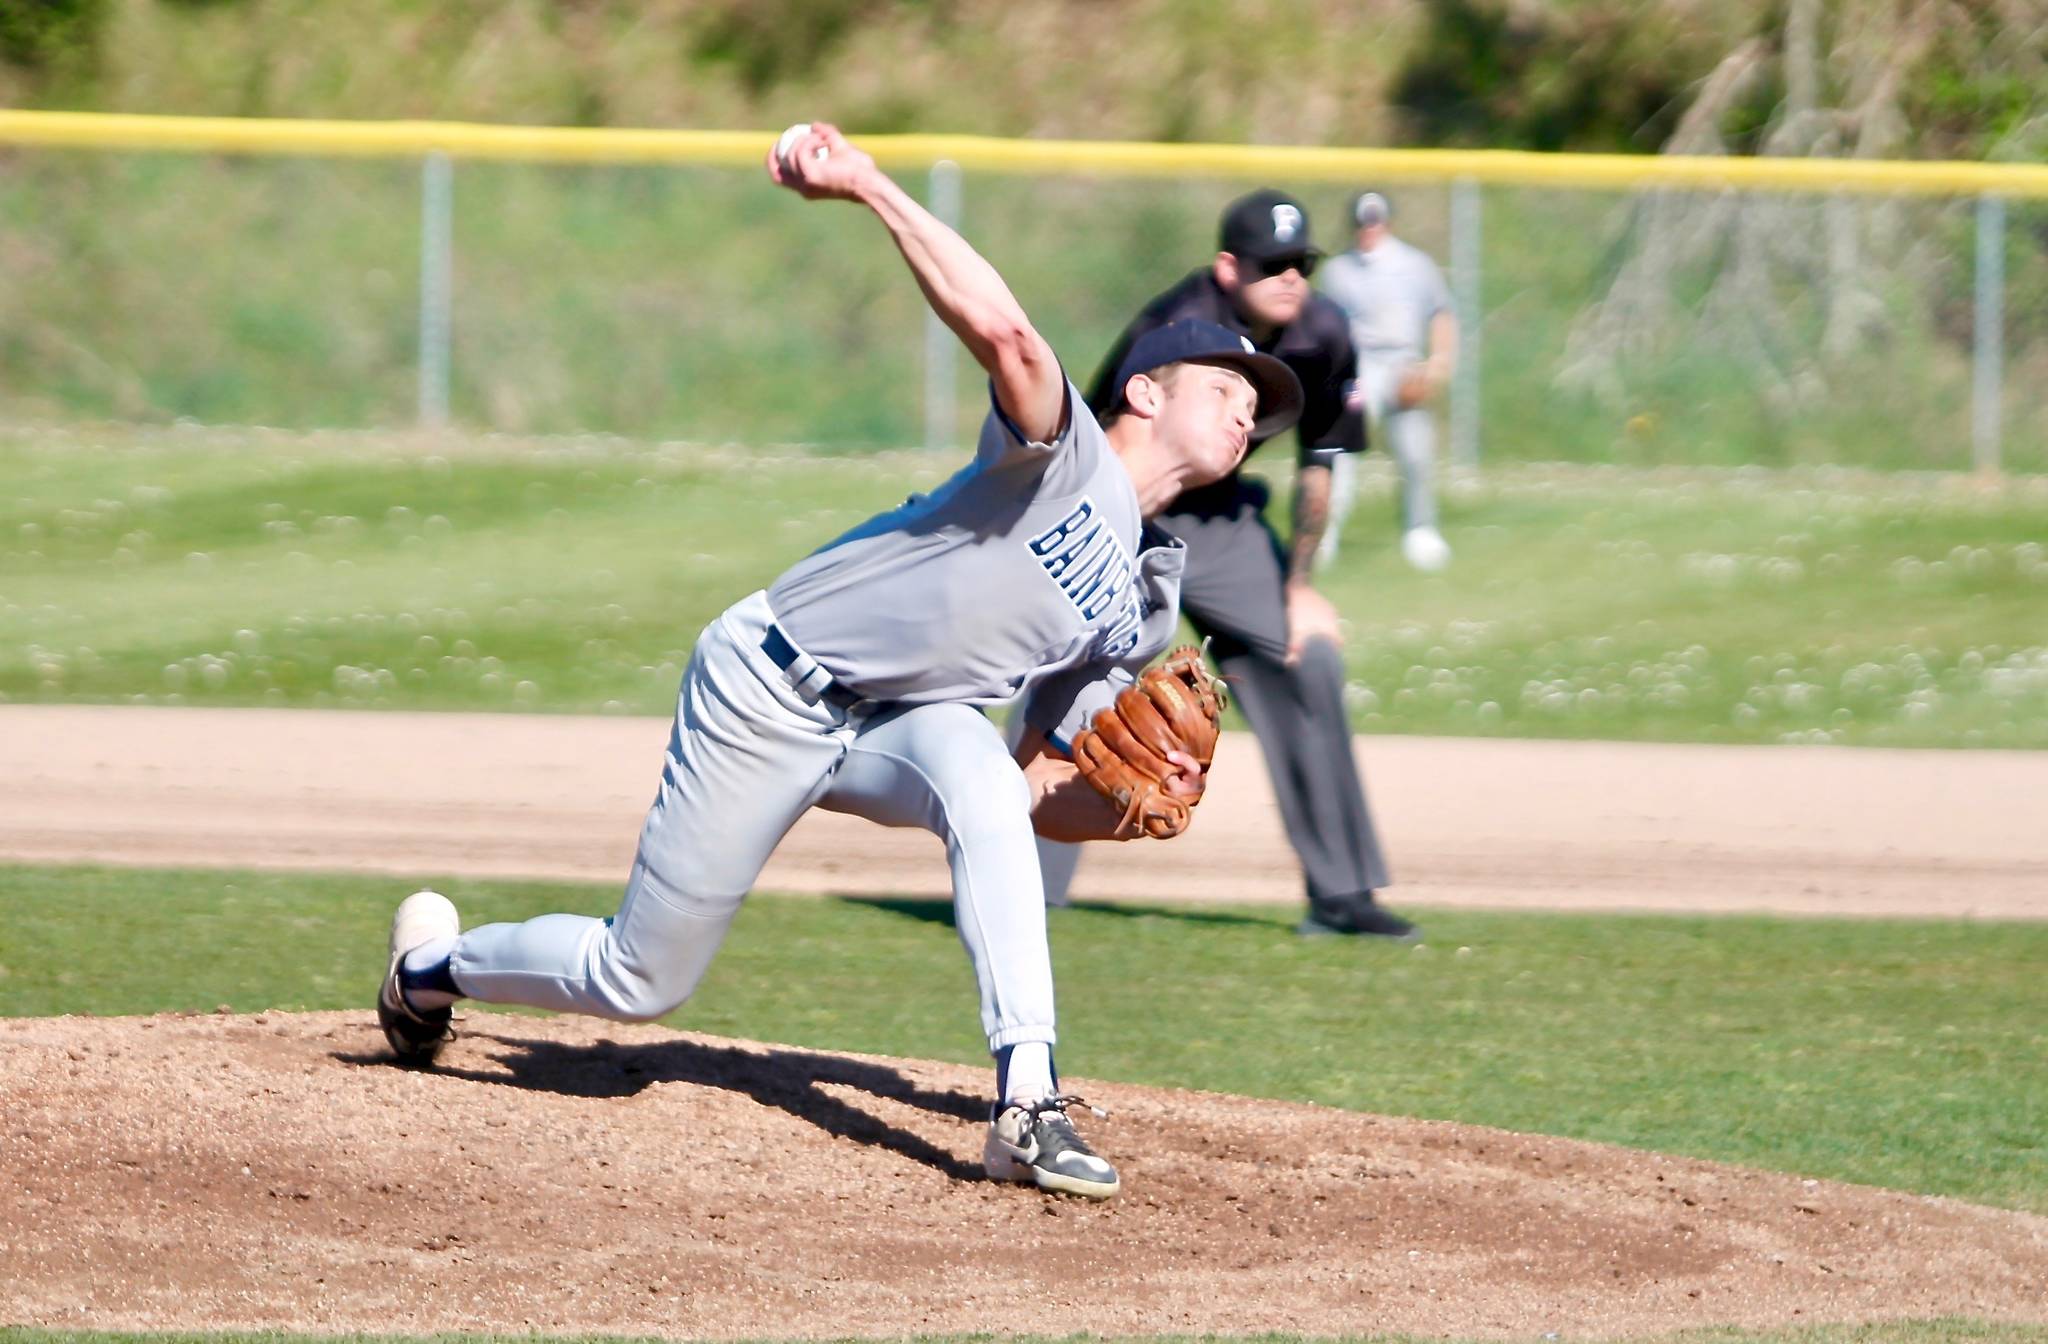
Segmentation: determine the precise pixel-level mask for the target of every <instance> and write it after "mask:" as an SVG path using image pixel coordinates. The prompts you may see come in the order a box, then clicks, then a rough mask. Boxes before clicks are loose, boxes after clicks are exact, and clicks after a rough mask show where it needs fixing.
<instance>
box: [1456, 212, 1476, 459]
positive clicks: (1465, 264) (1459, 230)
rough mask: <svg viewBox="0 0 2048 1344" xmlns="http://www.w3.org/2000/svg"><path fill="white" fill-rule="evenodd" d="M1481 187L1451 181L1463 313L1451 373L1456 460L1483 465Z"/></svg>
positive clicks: (1459, 312)
mask: <svg viewBox="0 0 2048 1344" xmlns="http://www.w3.org/2000/svg"><path fill="white" fill-rule="evenodd" d="M1479 201H1480V190H1479V183H1478V182H1477V181H1475V180H1474V179H1472V178H1469V177H1461V178H1458V179H1456V180H1455V181H1453V182H1452V183H1451V283H1452V285H1453V287H1454V289H1453V303H1454V306H1455V308H1456V310H1457V315H1458V366H1457V369H1456V370H1455V371H1454V372H1453V373H1452V375H1451V462H1452V464H1453V465H1455V466H1459V467H1477V466H1478V465H1479V323H1480V317H1481V313H1480V309H1479V253H1480V218H1479Z"/></svg>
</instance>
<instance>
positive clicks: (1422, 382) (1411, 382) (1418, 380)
mask: <svg viewBox="0 0 2048 1344" xmlns="http://www.w3.org/2000/svg"><path fill="white" fill-rule="evenodd" d="M1434 395H1436V384H1435V383H1434V382H1433V381H1431V379H1430V376H1429V366H1428V365H1426V364H1410V365H1409V366H1408V367H1407V368H1405V369H1403V370H1401V381H1400V382H1399V383H1397V384H1395V386H1394V404H1395V405H1396V406H1399V407H1400V408H1401V409H1402V410H1404V411H1412V410H1414V409H1415V408H1416V407H1417V406H1420V405H1421V404H1422V403H1423V402H1425V401H1428V400H1429V399H1430V398H1431V397H1432V396H1434Z"/></svg>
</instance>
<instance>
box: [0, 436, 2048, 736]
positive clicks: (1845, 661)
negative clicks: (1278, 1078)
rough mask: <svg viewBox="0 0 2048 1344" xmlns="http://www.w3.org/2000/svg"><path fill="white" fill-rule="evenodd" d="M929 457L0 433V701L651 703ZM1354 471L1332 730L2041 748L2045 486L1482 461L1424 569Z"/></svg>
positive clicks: (928, 467)
mask: <svg viewBox="0 0 2048 1344" xmlns="http://www.w3.org/2000/svg"><path fill="white" fill-rule="evenodd" d="M1265 456H1266V458H1268V459H1271V460H1263V461H1260V462H1259V469H1260V470H1261V471H1263V472H1265V473H1267V474H1270V475H1272V476H1273V477H1274V478H1275V480H1274V490H1275V496H1276V499H1277V500H1282V501H1284V498H1285V496H1286V493H1287V488H1288V481H1287V475H1288V464H1287V462H1286V461H1285V457H1286V455H1285V454H1284V453H1282V452H1274V451H1271V450H1269V451H1268V453H1267V454H1266V455H1265ZM960 460H961V458H960V454H957V453H950V452H949V453H940V454H926V453H922V452H900V453H888V454H853V455H831V454H819V453H809V452H800V451H784V452H780V453H772V452H757V451H749V450H742V449H737V448H708V447H704V446H698V445H685V444H657V445H649V444H635V443H630V442H626V441H622V440H613V439H592V438H578V439H554V440H546V439H540V440H507V439H501V438H495V437H493V438H461V437H450V438H445V439H436V440H420V441H407V440H391V439H386V438H380V437H375V436H367V435H365V436H344V435H310V436H309V435H296V434H285V433H261V432H253V431H242V432H225V431H211V430H158V431H136V430H111V429H110V430H97V431H89V432H88V431H76V432H71V431H66V432H38V431H0V480H4V481H5V482H6V484H5V485H4V486H0V697H4V698H5V699H6V700H7V701H9V702H16V703H21V702H37V701H52V702H54V701H67V700H73V701H102V702H109V701H110V702H123V701H136V702H146V703H156V704H211V705H269V704H279V705H306V706H340V707H366V708H416V709H472V708H485V709H531V710H535V711H560V712H572V711H573V712H618V713H638V714H667V713H669V712H670V710H671V708H672V706H673V697H674V694H675V686H676V681H677V677H678V674H679V672H680V670H681V667H682V665H683V663H684V662H685V661H686V660H687V658H688V655H689V649H690V645H691V643H692V641H693V640H694V638H695V635H696V632H697V631H698V630H699V629H700V628H701V627H702V625H703V624H704V622H706V621H707V620H709V619H710V618H711V617H712V616H713V615H715V614H716V613H717V612H718V611H719V610H721V609H722V608H723V607H724V606H726V605H727V604H728V603H729V602H731V601H732V600H734V599H735V598H737V597H738V596H740V595H741V594H744V593H746V592H747V591H749V590H751V589H753V588H755V587H757V586H760V585H762V584H765V583H766V582H768V581H769V580H770V579H772V577H773V576H774V575H775V574H776V573H777V572H779V571H780V570H781V569H782V568H784V567H785V566H787V565H788V564H789V563H791V562H792V561H794V560H795V559H796V558H797V557H798V556H800V555H802V554H803V553H805V552H806V551H807V550H809V549H810V548H811V547H813V546H815V545H817V544H818V543H819V542H821V541H822V540H824V539H826V538H828V537H830V536H832V535H833V534H835V533H836V532H837V531H839V530H840V529H842V528H844V527H846V526H849V525H851V524H853V523H854V522H857V521H859V520H860V519H862V518H863V517H865V516H867V515H868V514H869V513H871V512H873V511H874V510H877V509H880V508H885V507H889V506H891V505H894V504H895V503H897V502H899V501H900V500H901V499H902V498H903V496H904V494H905V493H906V492H908V491H910V490H914V489H926V488H929V487H931V486H932V485H934V484H935V483H937V482H938V481H940V480H941V479H943V477H944V475H945V474H946V473H948V472H950V471H951V470H952V469H953V468H954V467H955V466H957V465H958V463H959V461H960ZM1390 484H1391V477H1390V475H1389V474H1388V473H1386V472H1385V471H1384V469H1375V470H1374V471H1372V472H1369V473H1368V480H1367V488H1366V492H1365V497H1364V498H1363V500H1362V501H1361V503H1360V506H1359V510H1358V513H1357V514H1356V516H1355V517H1354V519H1353V521H1352V522H1351V524H1350V525H1349V527H1348V529H1347V531H1346V533H1345V541H1344V548H1343V551H1342V553H1341V555H1340V557H1339V559H1338V562H1337V563H1336V565H1335V566H1334V567H1333V568H1331V569H1330V570H1329V571H1328V572H1327V574H1326V575H1325V576H1324V578H1323V579H1322V580H1321V582H1322V585H1323V587H1324V588H1325V589H1326V591H1328V592H1329V593H1330V594H1331V595H1332V596H1333V597H1334V598H1335V599H1336V600H1337V602H1338V604H1339V606H1340V608H1341V609H1342V610H1343V611H1344V612H1345V613H1346V614H1347V616H1348V617H1349V619H1350V621H1351V625H1350V632H1349V637H1348V643H1347V650H1346V652H1347V658H1348V660H1349V667H1350V677H1351V681H1352V686H1351V700H1352V705H1353V710H1354V714H1353V722H1354V724H1355V726H1356V727H1358V728H1360V729H1362V730H1364V731H1369V732H1401V733H1430V734H1461V735H1493V734H1500V735H1513V736H1542V737H1601V738H1617V739H1648V740H1665V741H1701V742H1764V743H1769V742H1782V741H1794V742H1837V743H1846V744H1861V745H1888V746H1934V747H1950V746H1998V747H2032V748H2039V747H2044V746H2048V628H2044V624H2043V621H2042V613H2043V612H2044V611H2048V548H2044V542H2048V533H2044V530H2043V518H2044V517H2048V477H2038V478H2025V479H2015V480H2012V481H2008V482H2006V483H2005V484H2004V485H2003V486H2000V487H1983V486H1979V485H1977V484H1974V483H1972V482H1970V481H1968V480H1966V479H1963V478H1959V477H1952V476H1940V475H1926V474H1918V475H1913V474H1908V475H1884V474H1877V473H1850V472H1839V471H1803V472H1784V473H1778V472H1762V471H1741V470H1736V471H1725V470H1724V471H1715V470H1678V469H1630V468H1568V467H1560V466H1548V467H1543V466H1525V467H1502V468H1495V469H1490V470H1488V471H1487V472H1486V473H1485V474H1484V475H1483V476H1482V477H1480V478H1479V479H1478V480H1477V481H1476V482H1474V483H1471V484H1469V485H1466V486H1463V487H1458V488H1453V489H1452V490H1450V491H1449V492H1448V499H1447V502H1446V521H1445V527H1446V530H1447V532H1448V534H1449V536H1450V539H1451V541H1452V543H1453V545H1454V546H1455V547H1456V549H1457V558H1456V561H1455V563H1454V564H1453V566H1452V567H1451V569H1450V570H1449V571H1448V572H1447V573H1445V574H1443V575H1439V576H1424V575H1418V574H1416V573H1414V572H1412V571H1410V570H1409V569H1407V568H1406V566H1405V565H1403V564H1402V563H1401V562H1400V560H1399V558H1398V556H1397V555H1396V554H1395V552H1394V547H1393V535H1394V533H1393V528H1392V502H1391V499H1390V493H1389V491H1390ZM1273 512H1274V513H1275V515H1276V517H1278V518H1280V519H1281V520H1282V521H1281V526H1282V528H1283V529H1284V527H1285V522H1284V516H1285V513H1286V506H1285V504H1284V502H1281V503H1276V504H1275V505H1274V506H1273Z"/></svg>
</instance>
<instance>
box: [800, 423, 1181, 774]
mask: <svg viewBox="0 0 2048 1344" xmlns="http://www.w3.org/2000/svg"><path fill="white" fill-rule="evenodd" d="M1184 555H1185V550H1184V548H1183V547H1182V545H1181V543H1180V542H1179V541H1177V540H1175V539H1174V538H1172V537H1169V536H1167V535H1166V534H1165V533H1164V532H1161V531H1158V530H1156V529H1152V528H1148V527H1147V526H1146V525H1145V522H1144V519H1143V518H1142V516H1141V515H1140V513H1139V509H1138V497H1137V493H1136V491H1135V490H1134V489H1133V488H1132V485H1131V480H1130V476H1129V475H1128V474H1127V473H1126V472H1125V471H1124V468H1123V464H1122V463H1121V462H1119V461H1118V460H1117V457H1116V454H1115V453H1114V452H1113V451H1112V450H1111V449H1110V446H1109V441H1108V439H1107V438H1106V437H1104V435H1103V432H1102V429H1101V427H1100V426H1099V425H1098V424H1097V423H1096V421H1095V417H1094V416H1092V415H1090V414H1089V413H1088V408H1087V404H1086V403H1085V402H1084V401H1083V399H1082V397H1081V394H1080V393H1079V391H1078V390H1076V389H1075V388H1074V386H1073V385H1072V384H1071V383H1069V384H1068V386H1067V426H1066V429H1065V430H1064V431H1063V432H1062V433H1061V434H1060V435H1059V437H1057V438H1056V439H1054V440H1053V441H1052V442H1050V443H1034V442H1031V441H1030V440H1028V439H1026V438H1025V436H1024V435H1023V433H1022V432H1021V431H1020V430H1019V429H1018V428H1017V427H1016V426H1015V425H1014V424H1012V423H1011V422H1010V420H1009V419H1008V417H1006V416H1005V415H1004V414H1003V413H1002V410H1001V409H1000V407H994V406H992V407H991V409H990V411H989V415H988V418H987V420H986V421H985V422H984V423H983V425H982V430H981V440H980V443H979V445H978V446H977V447H976V450H975V456H974V461H973V462H971V463H969V464H968V465H967V466H966V467H964V468H962V469H961V470H960V471H959V472H958V473H957V474H955V475H954V476H953V478H952V479H951V480H949V481H947V482H946V483H945V484H944V485H942V486H940V487H939V488H938V489H936V490H934V491H932V492H931V493H930V494H926V495H913V496H911V497H910V498H909V499H908V500H906V501H904V503H903V505H902V507H900V508H897V509H893V510H891V511H890V512H888V513H884V514H880V515H878V516H877V517H875V518H872V519H870V520H869V521H868V522H866V523H863V524H862V525H860V526H859V527H856V528H854V529H853V530H852V531H851V532H848V533H846V534H845V535H844V536H841V537H839V538H837V539H835V540H833V541H831V542H828V543H827V544H826V545H825V546H823V547H822V548H820V549H819V550H817V551H815V552H813V553H812V554H811V555H810V556H808V557H807V558H805V559H804V560H802V561H800V562H798V563H797V564H796V565H795V566H794V567H792V568H791V569H790V570H789V571H788V572H786V573H785V574H783V575H782V577H781V578H779V579H777V580H776V581H775V583H774V585H773V586H772V587H771V588H770V589H769V590H768V604H769V606H770V607H771V608H772V609H773V611H774V613H775V619H776V621H777V622H778V623H779V624H780V625H781V627H782V628H783V630H784V632H785V633H786V634H787V635H788V636H789V638H790V639H791V640H792V641H793V642H794V643H795V644H796V645H797V647H798V648H800V649H802V650H803V651H804V652H805V653H807V654H809V655H810V657H811V658H813V659H815V660H816V661H817V663H818V664H819V665H820V666H821V667H823V668H824V669H825V670H826V671H827V672H829V673H830V674H831V675H832V677H833V679H834V680H835V681H837V682H838V683H839V684H840V685H842V686H844V687H846V688H847V689H848V690H850V691H852V692H853V693H855V694H857V695H861V696H865V697H868V698H870V699H874V700H883V701H894V702H898V703H902V704H913V705H915V704H933V703H941V702H956V703H963V704H970V705H998V704H1003V703H1006V702H1008V701H1010V700H1013V699H1015V698H1016V697H1017V696H1019V695H1020V694H1025V695H1028V696H1029V702H1028V707H1027V714H1028V715H1029V717H1030V720H1031V722H1032V723H1033V724H1035V725H1037V726H1039V727H1041V728H1043V729H1046V730H1047V731H1049V732H1050V733H1052V734H1053V736H1054V737H1055V738H1056V739H1057V740H1059V741H1062V742H1064V741H1066V740H1068V739H1069V738H1071V736H1072V734H1073V733H1074V731H1075V730H1077V729H1078V728H1079V727H1080V726H1081V725H1082V723H1084V722H1085V721H1086V720H1087V719H1088V717H1090V716H1091V715H1092V714H1093V713H1094V711H1095V710H1097V709H1099V708H1101V707H1102V706H1104V705H1106V704H1108V703H1109V701H1110V700H1111V698H1113V696H1114V694H1115V692H1116V691H1117V690H1118V689H1120V688H1121V687H1122V686H1124V685H1128V684H1129V683H1130V682H1131V681H1132V680H1133V677H1134V673H1135V672H1136V671H1137V670H1138V669H1142V668H1143V667H1144V665H1145V664H1146V663H1147V662H1149V661H1150V660H1151V659H1152V658H1153V657H1154V656H1156V655H1157V654H1158V653H1160V652H1161V651H1163V650H1164V649H1165V648H1166V645H1167V642H1168V641H1169V640H1170V639H1171V638H1172V635H1173V631H1174V629H1175V626H1176V623H1177V621H1178V619H1179V615H1178V610H1179V600H1180V580H1181V570H1182V565H1183V561H1184Z"/></svg>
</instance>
